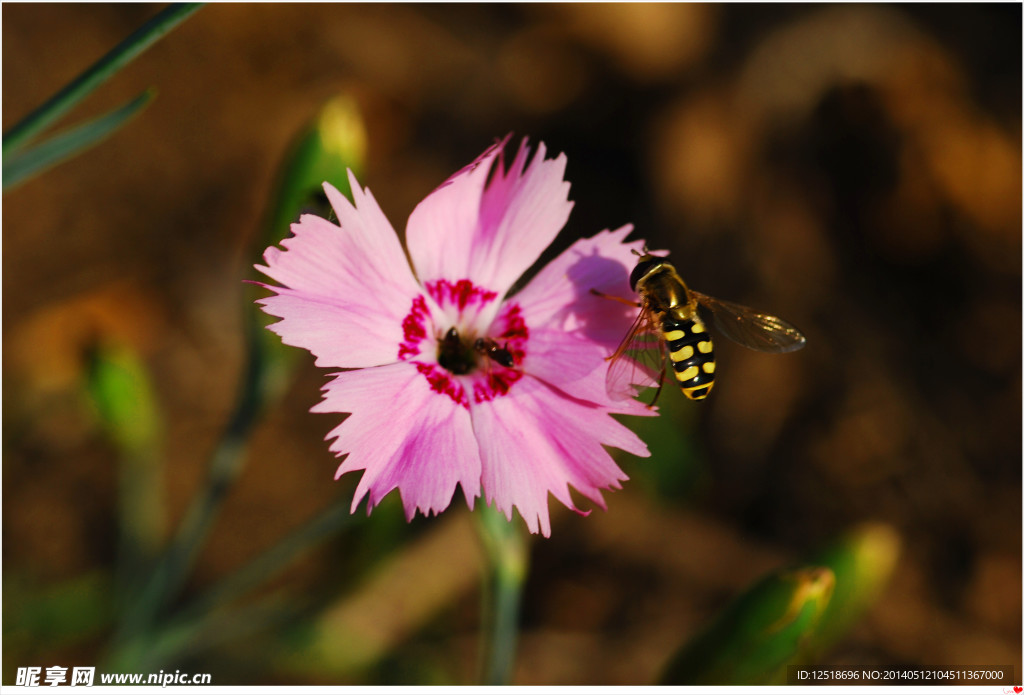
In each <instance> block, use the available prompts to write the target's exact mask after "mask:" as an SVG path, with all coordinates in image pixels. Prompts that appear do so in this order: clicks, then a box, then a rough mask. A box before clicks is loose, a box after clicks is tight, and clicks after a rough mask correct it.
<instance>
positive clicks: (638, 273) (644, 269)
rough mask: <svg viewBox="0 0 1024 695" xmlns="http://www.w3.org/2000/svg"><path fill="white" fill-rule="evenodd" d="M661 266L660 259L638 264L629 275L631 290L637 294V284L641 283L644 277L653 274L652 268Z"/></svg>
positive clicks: (651, 259)
mask: <svg viewBox="0 0 1024 695" xmlns="http://www.w3.org/2000/svg"><path fill="white" fill-rule="evenodd" d="M660 264H661V259H660V258H650V259H648V260H646V261H640V262H639V263H637V264H636V267H635V268H633V272H632V273H630V274H629V286H630V288H631V289H632V290H633V291H634V292H636V286H637V283H639V282H640V280H641V278H643V276H644V275H647V273H649V272H651V269H652V268H654V267H655V266H657V265H660Z"/></svg>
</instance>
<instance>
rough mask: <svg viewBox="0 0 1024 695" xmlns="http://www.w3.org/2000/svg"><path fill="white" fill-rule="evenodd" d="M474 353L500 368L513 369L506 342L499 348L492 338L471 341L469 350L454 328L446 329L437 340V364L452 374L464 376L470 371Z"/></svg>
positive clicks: (473, 363)
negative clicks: (498, 365) (442, 335)
mask: <svg viewBox="0 0 1024 695" xmlns="http://www.w3.org/2000/svg"><path fill="white" fill-rule="evenodd" d="M474 352H475V353H476V354H477V355H482V356H484V357H487V358H489V359H490V360H492V361H494V362H496V363H498V364H500V365H501V366H502V367H508V368H513V367H515V357H514V356H513V354H512V351H511V350H509V348H508V343H507V342H506V343H505V345H504V346H500V345H498V342H497V341H496V340H494V339H493V338H477V339H476V340H474V341H473V347H472V350H469V349H467V348H466V346H465V345H463V342H462V336H460V335H459V331H458V329H456V328H455V327H454V326H452V327H451V328H449V329H448V332H447V333H445V334H444V337H443V338H439V339H438V364H440V365H441V366H442V367H444V368H445V369H447V370H448V371H450V372H452V373H453V374H466V373H468V372H470V371H472V369H473V367H474V365H475V363H476V359H475V357H474V355H473V353H474Z"/></svg>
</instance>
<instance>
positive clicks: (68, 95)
mask: <svg viewBox="0 0 1024 695" xmlns="http://www.w3.org/2000/svg"><path fill="white" fill-rule="evenodd" d="M199 7H200V5H199V4H197V3H185V4H171V5H170V6H168V7H167V8H165V9H164V10H163V11H162V12H160V13H159V14H158V15H156V16H155V17H153V18H152V19H151V20H149V21H148V22H146V23H145V24H143V25H142V26H141V27H139V28H138V29H137V30H136V31H135V32H134V33H132V34H131V36H129V37H128V38H126V39H125V40H124V41H122V42H121V43H119V44H118V45H117V46H116V47H114V49H113V50H112V51H110V52H109V53H107V54H106V55H105V56H103V57H102V58H100V59H99V60H98V61H97V62H96V63H94V64H93V66H92V67H90V68H89V69H88V70H86V71H85V72H83V73H82V74H81V75H79V76H78V77H77V78H75V79H74V80H73V81H72V82H70V83H69V84H68V85H67V86H65V87H64V88H63V89H62V90H60V91H59V92H57V93H56V94H55V95H53V97H51V98H50V99H49V100H48V101H47V102H46V103H45V104H43V105H42V106H40V107H39V108H37V109H36V110H35V111H33V112H32V113H30V114H29V115H28V116H26V117H25V118H23V119H22V120H21V121H20V122H19V123H18V124H17V125H15V126H14V127H13V128H11V129H10V130H9V131H7V132H6V133H4V136H3V154H4V156H5V157H6V156H7V155H8V154H10V153H11V152H12V151H13V150H14V149H15V148H17V147H19V146H20V145H21V144H22V143H24V142H26V141H27V140H28V139H29V138H31V137H32V136H33V135H36V134H37V133H39V132H41V131H42V130H44V129H45V128H46V127H47V126H49V125H50V124H52V123H53V122H55V121H56V120H57V119H58V118H60V117H61V116H63V115H64V114H65V113H67V112H68V111H69V110H70V109H71V108H72V107H73V106H74V105H75V104H77V103H78V102H79V101H81V100H82V99H84V98H85V97H86V96H87V95H88V94H89V93H90V92H92V91H93V90H94V89H96V87H98V86H99V85H101V84H102V83H103V82H105V81H106V80H107V79H108V78H110V77H111V76H112V75H113V74H114V73H116V72H117V71H118V70H120V69H121V68H122V67H124V66H125V65H127V64H128V63H130V62H131V61H132V60H134V59H135V58H136V57H137V56H138V55H139V54H140V53H142V52H143V51H145V50H146V49H147V48H149V47H150V46H152V45H153V44H154V43H156V42H157V41H158V40H159V39H160V38H161V37H162V36H163V35H164V34H166V33H167V32H169V31H170V30H171V29H173V28H174V27H176V26H177V25H178V24H180V23H181V22H182V21H184V20H185V19H186V18H187V17H188V16H189V15H191V14H192V13H193V12H195V11H196V10H197V9H199Z"/></svg>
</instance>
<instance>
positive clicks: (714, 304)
mask: <svg viewBox="0 0 1024 695" xmlns="http://www.w3.org/2000/svg"><path fill="white" fill-rule="evenodd" d="M690 296H691V297H693V298H694V299H696V300H697V301H698V302H700V304H701V305H702V306H704V307H705V308H707V309H708V310H709V311H710V312H711V316H712V318H713V320H714V326H715V329H717V331H718V332H719V333H721V334H722V335H724V336H725V337H726V338H728V339H729V340H732V341H734V342H737V343H739V344H740V345H742V346H743V347H748V348H750V349H751V350H757V351H759V352H792V351H793V350H799V349H800V348H802V347H803V346H804V343H806V342H807V339H806V338H804V334H803V333H801V332H800V331H799V330H798V329H797V327H796V326H794V325H793V324H791V323H789V322H788V321H783V320H782V319H780V318H779V317H778V316H771V315H770V314H762V313H761V312H760V311H756V310H754V309H751V308H750V307H745V306H743V305H741V304H734V303H733V302H726V301H723V300H721V299H715V298H714V297H709V296H708V295H706V294H701V293H700V292H694V291H693V290H690Z"/></svg>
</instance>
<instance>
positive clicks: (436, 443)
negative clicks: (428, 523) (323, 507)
mask: <svg viewBox="0 0 1024 695" xmlns="http://www.w3.org/2000/svg"><path fill="white" fill-rule="evenodd" d="M324 392H325V393H324V399H323V401H322V402H320V403H318V404H317V405H315V406H313V408H312V409H311V410H312V411H313V412H317V413H340V412H343V413H352V414H351V415H350V416H349V417H348V418H347V419H346V420H345V421H344V422H342V423H341V424H340V425H338V426H337V427H335V428H334V429H333V430H332V431H331V432H330V433H329V434H328V435H327V438H328V439H330V438H332V437H333V438H335V440H334V442H333V443H332V444H331V447H330V449H331V451H334V452H336V453H337V454H338V455H339V456H341V455H342V454H349V456H348V458H346V459H345V461H344V462H343V463H342V464H341V466H339V467H338V472H337V474H336V475H335V478H338V477H341V476H342V475H343V474H345V473H348V472H350V471H359V470H365V473H363V477H362V479H361V480H360V481H359V485H358V487H357V488H356V492H355V496H354V499H353V501H352V511H355V509H356V506H358V504H359V502H360V501H361V500H362V499H363V497H364V496H366V495H367V494H369V501H368V503H367V512H368V513H369V511H370V510H371V509H372V508H373V507H374V506H376V505H377V504H378V503H379V502H380V500H381V499H382V498H383V497H384V496H385V495H386V494H388V493H389V492H391V491H392V490H394V489H395V488H398V489H399V492H400V494H401V496H402V505H403V506H404V508H405V515H406V517H407V518H409V519H411V518H412V517H413V516H414V515H415V513H416V510H417V509H418V510H419V511H421V512H423V513H424V514H430V513H439V512H441V511H443V510H444V509H445V508H447V507H448V505H449V503H450V502H451V499H452V495H453V494H454V493H455V486H456V485H461V486H462V492H463V494H464V495H465V497H466V503H467V504H468V505H469V507H470V509H472V508H473V502H474V500H475V498H476V497H477V496H478V495H479V494H480V453H479V448H478V447H477V443H476V439H475V437H474V435H473V428H472V424H471V421H470V416H469V411H468V410H466V408H464V407H462V406H459V405H457V404H456V403H455V402H454V401H453V400H452V399H450V398H449V397H448V396H446V395H441V394H438V393H436V392H434V391H432V390H431V388H430V385H429V384H428V383H427V380H426V379H425V378H424V377H423V375H421V374H420V373H419V372H418V371H417V369H416V366H415V364H414V363H412V362H399V363H397V364H390V365H385V366H382V367H373V368H370V369H360V370H357V371H352V372H344V373H342V374H338V375H336V376H335V378H334V379H333V380H332V381H331V382H330V383H328V384H327V386H326V387H325V388H324Z"/></svg>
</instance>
